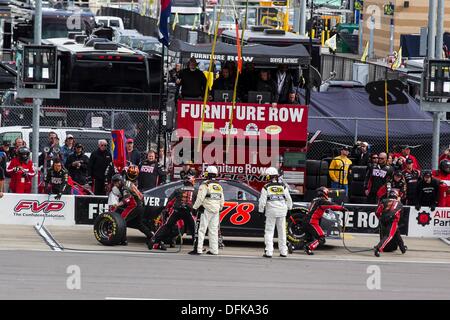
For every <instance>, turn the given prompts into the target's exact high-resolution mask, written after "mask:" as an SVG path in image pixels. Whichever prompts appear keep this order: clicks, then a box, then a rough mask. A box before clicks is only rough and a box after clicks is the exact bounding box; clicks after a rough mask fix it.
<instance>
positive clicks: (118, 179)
mask: <svg viewBox="0 0 450 320" xmlns="http://www.w3.org/2000/svg"><path fill="white" fill-rule="evenodd" d="M111 182H112V183H116V182H123V177H122V175H121V174H119V173H116V174H115V175H113V176H112V178H111Z"/></svg>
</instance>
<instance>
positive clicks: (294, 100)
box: [286, 91, 300, 104]
mask: <svg viewBox="0 0 450 320" xmlns="http://www.w3.org/2000/svg"><path fill="white" fill-rule="evenodd" d="M286 104H300V100H299V99H298V96H297V93H296V92H295V91H291V92H289V95H288V99H287V102H286Z"/></svg>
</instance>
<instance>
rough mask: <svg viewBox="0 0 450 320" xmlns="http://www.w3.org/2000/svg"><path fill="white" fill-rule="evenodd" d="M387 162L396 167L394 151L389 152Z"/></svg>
mask: <svg viewBox="0 0 450 320" xmlns="http://www.w3.org/2000/svg"><path fill="white" fill-rule="evenodd" d="M386 163H387V164H388V165H389V166H391V167H394V166H393V163H394V155H393V154H392V153H388V155H387V160H386Z"/></svg>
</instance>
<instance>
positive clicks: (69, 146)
mask: <svg viewBox="0 0 450 320" xmlns="http://www.w3.org/2000/svg"><path fill="white" fill-rule="evenodd" d="M74 151H75V140H74V138H73V135H71V134H68V135H67V136H66V140H65V141H64V145H63V146H62V147H61V160H62V163H64V164H65V163H66V162H67V158H69V156H70V155H71V154H72V153H73V152H74Z"/></svg>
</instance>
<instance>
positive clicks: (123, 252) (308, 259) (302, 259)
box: [62, 250, 450, 264]
mask: <svg viewBox="0 0 450 320" xmlns="http://www.w3.org/2000/svg"><path fill="white" fill-rule="evenodd" d="M62 252H63V253H69V252H72V253H95V254H99V253H100V254H102V253H103V254H126V255H157V256H167V255H169V256H170V255H171V254H169V253H168V252H167V253H164V252H127V251H84V250H70V251H67V250H65V251H62ZM174 253H176V252H174ZM181 255H185V254H184V253H181ZM173 256H175V255H173ZM177 256H180V254H178V253H177ZM185 256H186V255H185ZM201 257H207V258H212V259H217V258H242V259H261V260H262V259H263V258H262V257H261V256H259V255H254V256H249V255H231V254H221V255H218V256H207V255H202V256H201ZM272 259H274V260H278V258H276V257H274V258H272ZM279 259H280V260H299V261H345V262H347V261H348V262H371V263H373V262H377V263H378V262H381V263H414V264H450V261H425V260H387V259H375V258H373V259H364V258H329V257H325V256H323V257H317V256H316V257H309V256H308V257H306V256H305V257H302V256H297V257H294V256H292V255H290V256H289V257H288V258H279ZM267 260H268V259H267Z"/></svg>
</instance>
